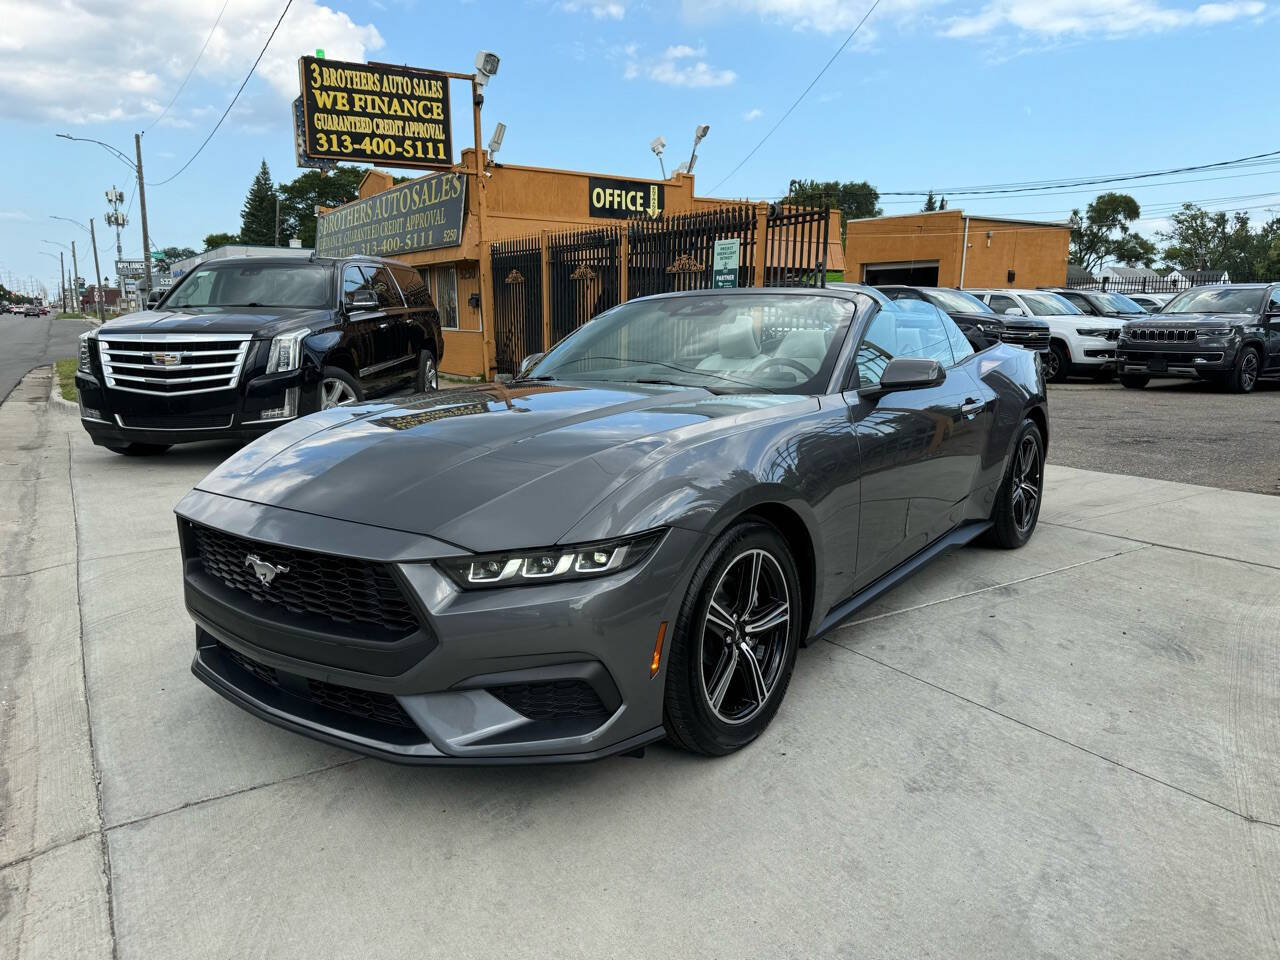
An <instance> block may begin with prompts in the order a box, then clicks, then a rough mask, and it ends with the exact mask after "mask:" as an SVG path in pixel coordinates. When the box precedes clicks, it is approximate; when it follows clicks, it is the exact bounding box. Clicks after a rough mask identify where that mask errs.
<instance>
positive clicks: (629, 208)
mask: <svg viewBox="0 0 1280 960" xmlns="http://www.w3.org/2000/svg"><path fill="white" fill-rule="evenodd" d="M666 199H667V192H666V188H665V187H664V186H663V185H662V184H660V183H645V182H644V181H643V180H614V179H612V178H611V177H589V178H588V179H587V212H588V213H590V214H591V216H593V217H609V218H611V219H613V220H637V219H641V218H645V217H647V218H648V219H650V220H656V219H657V218H658V217H660V216H662V210H663V206H664V204H665V203H666Z"/></svg>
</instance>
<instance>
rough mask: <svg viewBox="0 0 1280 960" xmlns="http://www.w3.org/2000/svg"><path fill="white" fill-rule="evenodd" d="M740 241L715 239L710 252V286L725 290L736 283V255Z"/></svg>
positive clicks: (740, 247)
mask: <svg viewBox="0 0 1280 960" xmlns="http://www.w3.org/2000/svg"><path fill="white" fill-rule="evenodd" d="M741 251H742V241H741V240H738V239H734V240H717V241H716V245H715V247H714V248H713V249H712V253H711V287H712V289H714V290H725V289H730V288H732V287H736V286H737V285H738V255H739V253H741Z"/></svg>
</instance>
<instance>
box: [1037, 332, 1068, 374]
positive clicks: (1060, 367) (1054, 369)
mask: <svg viewBox="0 0 1280 960" xmlns="http://www.w3.org/2000/svg"><path fill="white" fill-rule="evenodd" d="M1041 362H1042V363H1043V364H1044V378H1045V379H1046V380H1048V381H1049V382H1050V383H1062V382H1063V381H1065V380H1066V379H1067V371H1068V370H1070V369H1071V356H1070V355H1069V354H1068V353H1067V348H1066V347H1064V346H1063V345H1062V344H1060V343H1058V342H1057V341H1054V342H1053V343H1051V344H1049V352H1048V353H1046V354H1045V355H1044V356H1043V357H1042V358H1041Z"/></svg>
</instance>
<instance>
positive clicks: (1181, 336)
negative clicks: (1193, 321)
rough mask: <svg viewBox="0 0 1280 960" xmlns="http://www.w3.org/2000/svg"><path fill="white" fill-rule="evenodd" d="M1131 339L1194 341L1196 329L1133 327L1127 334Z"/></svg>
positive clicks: (1167, 341)
mask: <svg viewBox="0 0 1280 960" xmlns="http://www.w3.org/2000/svg"><path fill="white" fill-rule="evenodd" d="M1127 336H1128V338H1129V339H1130V340H1158V341H1163V342H1165V343H1192V342H1194V341H1195V339H1196V331H1195V329H1194V328H1192V329H1184V328H1174V327H1133V328H1132V329H1130V330H1129V332H1128V334H1127Z"/></svg>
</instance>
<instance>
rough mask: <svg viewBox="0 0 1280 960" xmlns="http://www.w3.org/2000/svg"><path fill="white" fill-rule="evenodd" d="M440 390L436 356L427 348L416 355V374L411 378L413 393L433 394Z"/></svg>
mask: <svg viewBox="0 0 1280 960" xmlns="http://www.w3.org/2000/svg"><path fill="white" fill-rule="evenodd" d="M439 389H440V371H439V370H437V369H436V355H435V352H434V351H433V350H431V349H430V348H429V347H428V348H425V349H423V350H422V351H421V352H420V353H419V354H418V373H417V376H415V377H414V378H413V392H414V393H435V392H436V391H437V390H439Z"/></svg>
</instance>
